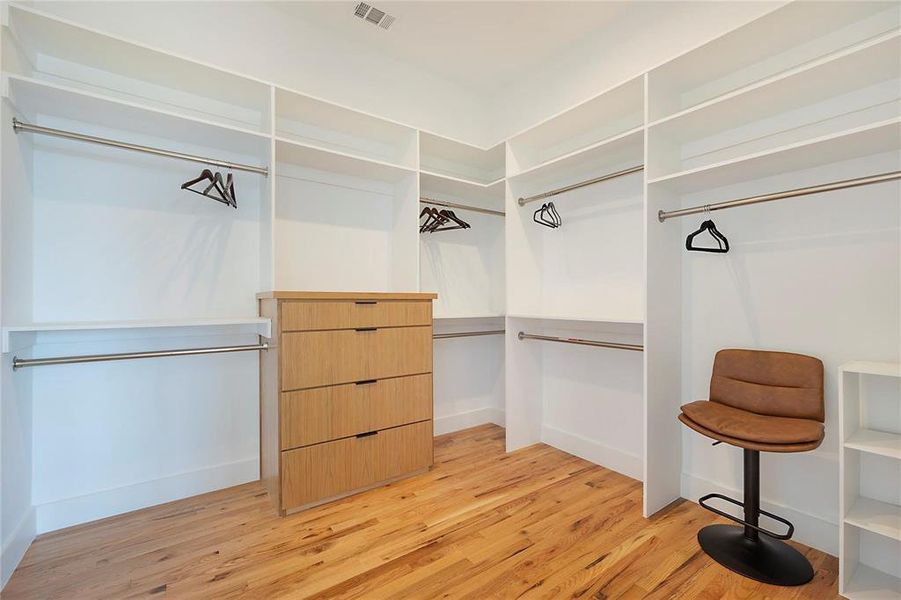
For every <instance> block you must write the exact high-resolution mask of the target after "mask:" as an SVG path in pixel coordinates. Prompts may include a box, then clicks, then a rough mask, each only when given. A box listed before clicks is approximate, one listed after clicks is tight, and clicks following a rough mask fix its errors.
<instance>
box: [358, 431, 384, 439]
mask: <svg viewBox="0 0 901 600" xmlns="http://www.w3.org/2000/svg"><path fill="white" fill-rule="evenodd" d="M378 434H379V432H378V431H367V432H366V433H358V434H357V437H358V438H364V437H369V436H371V435H378Z"/></svg>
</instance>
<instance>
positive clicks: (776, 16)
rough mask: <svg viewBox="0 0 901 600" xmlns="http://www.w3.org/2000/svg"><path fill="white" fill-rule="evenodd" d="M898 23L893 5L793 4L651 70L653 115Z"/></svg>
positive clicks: (681, 108)
mask: <svg viewBox="0 0 901 600" xmlns="http://www.w3.org/2000/svg"><path fill="white" fill-rule="evenodd" d="M897 24H898V7H897V5H895V6H892V5H891V3H884V4H880V3H876V2H841V3H836V2H829V3H818V2H790V3H788V4H787V5H785V6H783V7H780V8H779V9H777V10H774V11H772V12H769V13H768V14H766V15H764V16H762V17H760V18H759V19H756V20H755V21H752V22H750V23H748V24H747V25H743V26H741V27H739V28H738V29H736V30H734V31H731V32H729V33H728V34H727V35H723V36H722V37H719V38H717V39H715V40H713V41H711V42H709V43H707V44H704V45H703V46H700V47H699V48H696V49H695V50H692V51H690V52H688V53H686V54H683V55H681V56H679V57H677V58H675V59H673V60H671V61H669V62H668V63H666V64H664V65H662V66H660V67H658V68H656V69H654V70H653V71H651V74H650V78H649V94H650V98H649V100H650V103H649V109H648V110H649V118H650V120H651V121H657V120H660V119H663V118H664V117H667V116H668V115H671V114H674V113H676V112H680V111H684V110H686V109H689V108H692V107H693V106H696V105H698V104H701V103H703V102H707V101H709V100H711V99H714V98H717V97H719V96H722V95H724V94H728V93H730V92H733V91H735V90H738V89H742V88H744V87H747V86H749V85H752V84H753V83H754V82H758V81H763V80H766V79H769V78H773V77H777V76H778V75H779V74H780V73H785V72H788V71H789V70H791V69H796V68H798V67H800V66H802V65H804V64H806V63H808V62H810V61H813V60H817V59H819V58H821V57H822V56H824V55H827V54H829V53H830V52H836V51H838V50H841V49H842V48H847V47H850V46H853V45H854V44H858V43H860V42H862V41H863V40H866V39H870V38H873V37H875V36H877V35H880V34H883V33H885V32H886V31H888V30H891V29H892V28H896V27H897ZM761 40H766V43H761Z"/></svg>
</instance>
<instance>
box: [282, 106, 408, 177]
mask: <svg viewBox="0 0 901 600" xmlns="http://www.w3.org/2000/svg"><path fill="white" fill-rule="evenodd" d="M275 135H276V136H277V137H279V138H281V139H285V140H290V141H294V142H297V143H299V144H301V145H307V146H310V147H315V148H322V149H323V150H329V151H333V152H335V153H337V154H341V155H344V156H353V157H357V158H360V159H363V160H371V161H373V162H377V163H382V164H390V165H396V166H398V167H402V168H407V169H413V168H415V167H416V130H415V129H411V128H409V127H406V126H404V125H399V124H397V123H394V122H392V121H387V120H385V119H382V118H379V117H376V116H373V115H370V114H367V113H364V112H361V111H357V110H353V109H350V108H345V107H342V106H338V105H336V104H332V103H330V102H325V101H323V100H319V99H316V98H312V97H310V96H305V95H303V94H299V93H296V92H292V91H289V90H286V89H282V88H276V90H275Z"/></svg>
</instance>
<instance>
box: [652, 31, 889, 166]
mask: <svg viewBox="0 0 901 600" xmlns="http://www.w3.org/2000/svg"><path fill="white" fill-rule="evenodd" d="M899 73H901V32H899V31H893V32H890V33H887V34H885V35H883V36H880V37H878V38H876V39H873V40H867V41H866V42H863V43H862V44H860V45H857V46H854V47H852V48H848V49H843V50H841V51H839V52H837V53H836V54H833V55H829V56H827V57H824V58H821V59H819V60H817V61H814V62H812V63H810V64H807V65H805V66H804V67H803V68H800V69H797V70H794V71H791V72H788V73H785V74H782V75H780V76H779V77H777V78H775V79H772V80H767V81H764V82H760V83H758V84H755V85H754V86H752V87H749V88H747V89H742V90H739V91H737V92H734V93H733V94H731V95H729V96H728V97H720V98H718V99H716V100H714V101H711V102H710V103H707V104H704V105H699V106H698V107H695V108H693V109H691V110H689V111H686V112H684V113H681V114H679V115H676V116H674V117H671V118H669V119H666V120H663V121H659V122H656V123H651V125H650V126H649V129H648V139H649V148H650V151H649V156H651V157H652V158H651V159H650V164H649V165H648V177H649V178H650V179H652V180H654V179H657V178H660V177H665V176H668V175H673V174H675V173H679V172H681V171H686V170H692V169H701V168H704V167H709V166H711V165H715V164H718V163H723V162H728V161H731V160H734V159H736V158H739V157H742V156H749V155H754V154H757V153H765V152H767V151H771V152H772V151H776V150H778V149H780V148H785V147H791V146H792V145H794V144H799V143H803V142H807V141H809V140H812V139H815V138H820V137H824V136H826V137H828V136H830V135H836V134H840V133H841V132H844V131H850V130H855V129H859V128H866V127H868V126H872V125H874V124H878V123H882V122H884V121H886V120H891V119H897V118H898V117H899V115H901V79H899ZM655 77H656V72H652V73H651V74H650V76H649V81H653V80H654V78H655Z"/></svg>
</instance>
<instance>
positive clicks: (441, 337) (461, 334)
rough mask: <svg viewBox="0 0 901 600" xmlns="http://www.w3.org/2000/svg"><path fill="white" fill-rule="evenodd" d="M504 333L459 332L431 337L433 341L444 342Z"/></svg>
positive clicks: (497, 331) (500, 331)
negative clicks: (448, 339) (452, 339)
mask: <svg viewBox="0 0 901 600" xmlns="http://www.w3.org/2000/svg"><path fill="white" fill-rule="evenodd" d="M504 333H506V332H505V331H504V330H503V329H495V330H492V331H459V332H457V333H436V334H435V335H433V336H432V339H435V340H446V339H447V338H461V337H474V336H477V335H503V334H504Z"/></svg>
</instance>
